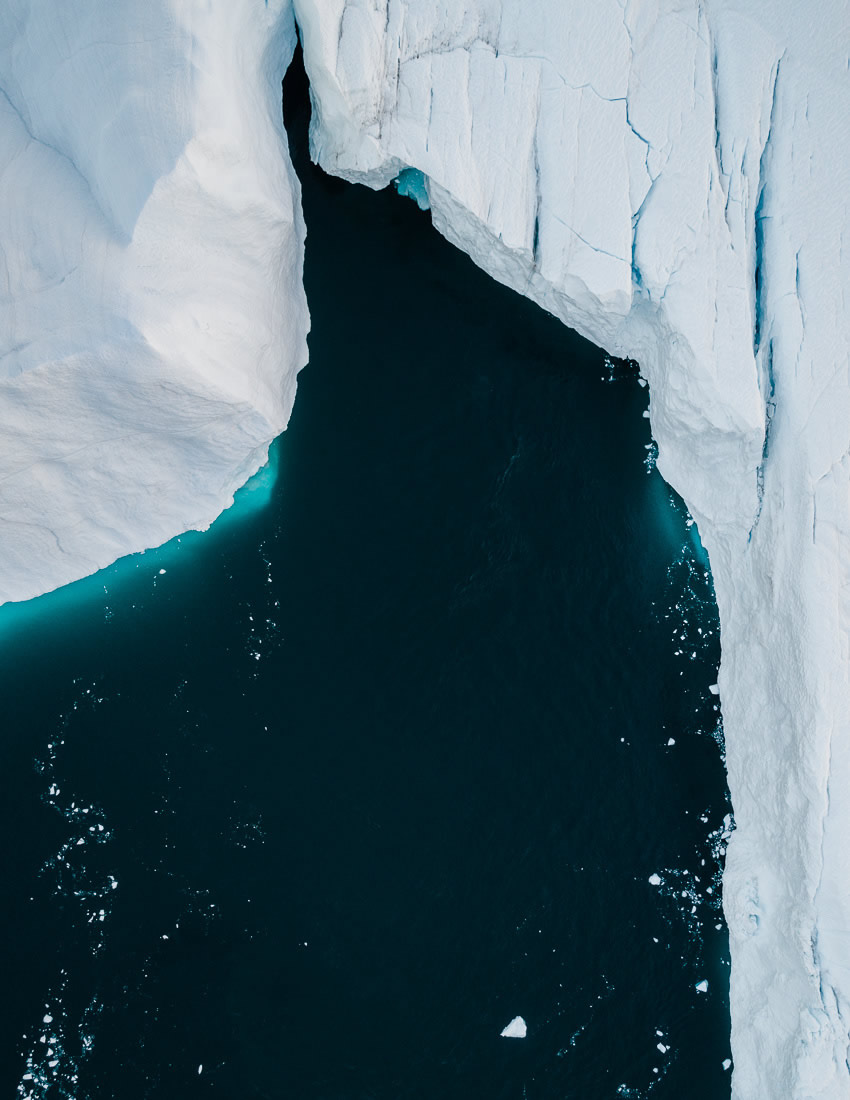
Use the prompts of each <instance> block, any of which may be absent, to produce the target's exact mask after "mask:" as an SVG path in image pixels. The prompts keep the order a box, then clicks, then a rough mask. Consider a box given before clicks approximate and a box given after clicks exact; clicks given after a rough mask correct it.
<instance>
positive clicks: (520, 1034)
mask: <svg viewBox="0 0 850 1100" xmlns="http://www.w3.org/2000/svg"><path fill="white" fill-rule="evenodd" d="M527 1031H528V1028H527V1027H526V1024H525V1020H523V1018H522V1016H514V1018H513V1019H512V1020H511V1022H510V1023H509V1024H508V1026H507V1027H503V1028H502V1032H501V1034H502V1038H503V1039H524V1038H525V1036H526V1033H527Z"/></svg>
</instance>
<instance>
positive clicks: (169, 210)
mask: <svg viewBox="0 0 850 1100" xmlns="http://www.w3.org/2000/svg"><path fill="white" fill-rule="evenodd" d="M294 8H295V11H294V14H295V16H296V18H297V20H298V23H299V25H300V29H301V34H302V39H303V44H304V50H305V62H306V65H307V70H308V75H309V77H310V82H311V90H312V97H313V106H314V118H313V124H312V129H311V147H312V151H313V155H314V157H315V158H316V159H317V160H318V161H319V163H320V164H321V165H322V166H323V167H324V168H325V169H326V170H327V171H329V172H333V173H336V174H337V175H339V176H342V177H343V178H345V179H349V180H355V181H359V182H362V183H366V184H368V185H370V186H373V187H383V186H386V185H387V184H389V183H390V182H391V181H392V180H395V179H397V180H399V187H400V189H403V190H406V191H407V192H408V193H410V194H412V195H413V196H414V197H415V198H416V199H417V201H418V202H419V203H420V205H422V206H426V205H430V208H431V212H432V219H433V222H434V225H435V226H436V227H437V229H438V230H439V231H440V232H441V233H443V234H444V235H445V236H446V237H447V238H448V239H449V240H451V241H452V242H454V243H455V244H456V245H457V246H458V247H460V248H462V249H464V250H465V251H466V252H468V253H469V255H470V256H471V257H472V258H473V259H474V260H475V261H476V262H477V263H478V264H479V265H480V266H481V267H483V268H484V269H485V270H487V271H488V272H490V273H491V274H492V275H493V276H494V277H495V278H497V279H498V280H500V281H501V282H503V283H505V284H507V285H509V286H511V287H513V288H514V289H516V290H517V291H519V292H520V293H522V294H525V295H527V296H528V297H530V298H531V299H533V300H534V301H536V302H538V303H539V304H540V305H541V306H543V307H544V308H545V309H547V310H549V311H550V312H552V313H553V314H555V315H556V316H558V317H560V318H561V319H562V320H563V321H564V322H565V323H567V324H569V325H571V326H572V327H574V328H576V329H577V330H578V331H579V332H581V333H582V334H584V335H585V336H587V337H589V338H590V339H591V340H593V341H594V342H595V343H597V344H598V345H600V346H602V347H604V348H605V349H606V350H607V351H608V352H610V353H612V354H614V355H618V356H627V357H630V358H633V359H636V360H637V361H638V362H639V364H640V368H641V372H642V374H643V376H644V377H645V378H646V380H647V381H648V382H649V385H650V392H651V424H652V431H653V435H654V437H655V439H656V440H657V442H658V450H659V453H658V468H659V470H660V471H661V472H662V474H663V475H664V477H665V478H666V479H667V480H668V482H669V483H670V484H671V485H672V486H673V487H674V488H675V489H676V490H677V491H678V492H679V493H680V494H681V495H682V497H683V498H684V499H685V501H686V503H687V505H688V507H689V509H690V511H691V514H692V515H693V516H694V517H695V519H696V520H697V523H698V527H699V534H700V538H701V540H702V543H703V545H704V546H705V548H706V549H707V551H708V553H709V554H710V558H711V567H712V573H713V577H714V582H715V587H716V592H717V599H718V605H719V611H720V620H721V628H722V651H723V659H722V664H721V671H720V676H719V681H718V686H717V687H715V686H714V685H712V687H711V691H712V692H716V691H719V693H720V698H721V700H722V710H723V718H724V726H725V735H726V748H727V763H728V771H729V783H730V789H731V793H732V799H733V805H734V809H735V820H736V830H735V832H734V834H733V836H732V838H731V842H730V845H729V851H728V856H727V867H726V872H725V878H724V905H725V910H726V916H727V920H728V923H729V929H730V937H731V948H732V1050H733V1055H734V1071H733V1084H732V1088H733V1094H734V1096H735V1097H737V1098H738V1100H815V1098H819V1100H833V1098H834V1100H838V1098H843V1097H846V1096H847V1095H849V1094H850V1034H848V1029H849V1028H850V885H848V884H850V873H848V872H850V857H848V855H847V846H846V838H847V836H848V835H850V719H848V715H850V705H848V704H850V677H848V664H849V663H850V634H848V623H850V555H848V553H847V549H846V547H847V546H848V537H850V427H848V425H850V378H848V373H850V355H848V343H849V342H850V341H848V326H847V321H846V310H847V304H848V291H850V275H848V265H847V262H846V258H845V240H846V237H847V229H848V203H850V158H848V155H847V148H848V126H849V125H850V124H848V120H849V119H850V79H848V70H850V35H848V30H847V12H846V4H845V3H844V2H843V0H825V2H824V3H823V4H819V5H817V7H816V9H815V8H812V7H811V6H808V5H803V4H792V3H791V2H790V0H775V2H773V3H768V0H751V2H750V3H748V4H744V3H742V2H741V0H623V2H622V3H621V2H619V0H598V2H597V3H594V4H587V3H581V2H579V0H533V2H528V0H465V2H464V3H462V4H448V3H445V2H444V0H416V2H415V3H414V2H413V0H295V4H294ZM294 41H295V29H294V22H293V11H292V8H291V6H290V4H289V2H288V0H267V2H266V3H259V2H252V0H228V2H227V3H223V2H219V0H208V2H205V3H200V4H196V5H184V4H179V3H178V2H177V0H150V2H148V3H145V4H138V3H135V2H133V0H110V3H109V4H93V5H90V6H82V5H77V4H74V5H57V4H55V3H51V2H50V0H7V3H6V4H4V6H3V8H2V10H0V260H2V262H0V522H1V523H2V532H3V537H2V540H0V601H4V600H20V599H26V598H29V597H31V596H34V595H37V594H38V593H41V592H44V591H47V590H49V589H51V588H54V587H56V586H58V585H61V584H64V583H67V582H69V581H71V580H73V579H75V578H77V577H80V576H84V575H86V574H88V573H91V572H93V571H94V570H96V569H97V568H99V567H101V566H103V565H106V564H108V563H109V562H111V561H113V560H114V559H115V558H117V557H119V556H121V555H122V554H126V553H129V552H132V551H135V550H140V549H143V548H145V547H149V546H154V545H157V544H159V543H162V542H163V541H165V540H166V539H168V538H169V537H171V536H172V535H175V534H177V533H179V532H181V531H183V530H186V529H188V528H192V527H205V526H207V525H208V524H209V523H210V522H211V521H212V519H214V518H215V516H216V515H217V514H218V513H219V512H220V511H221V510H222V508H224V507H226V506H227V504H228V503H229V502H230V501H231V499H232V495H233V492H234V490H235V489H236V488H237V487H238V486H239V485H241V484H242V483H243V482H244V481H245V480H246V479H247V477H248V476H250V474H252V473H253V472H254V471H255V470H256V469H257V468H258V467H259V466H260V465H262V463H263V461H264V460H265V456H266V453H267V448H268V444H269V442H270V440H271V439H272V438H273V437H274V436H275V435H276V434H278V432H279V431H280V430H281V429H282V428H283V427H284V426H285V424H286V421H287V418H288V415H289V410H290V407H291V404H292V400H293V397H294V387H295V375H296V372H297V370H298V369H299V368H300V367H301V366H302V365H303V363H304V362H305V361H306V343H305V337H306V331H307V327H308V317H307V310H306V304H305V301H304V295H303V290H302V286H301V279H300V275H301V260H302V247H303V239H304V228H303V224H302V220H301V214H300V208H299V196H298V185H297V181H296V179H295V177H294V174H293V172H292V169H291V166H290V164H289V160H288V155H287V149H286V143H285V137H284V134H283V130H282V123H281V117H280V94H279V87H280V78H281V75H282V72H283V70H284V68H285V66H286V64H287V63H288V60H289V58H290V57H291V53H292V49H293V46H294ZM514 1022H515V1021H514ZM509 1026H512V1025H509Z"/></svg>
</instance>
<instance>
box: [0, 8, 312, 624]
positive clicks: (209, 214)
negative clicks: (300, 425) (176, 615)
mask: <svg viewBox="0 0 850 1100" xmlns="http://www.w3.org/2000/svg"><path fill="white" fill-rule="evenodd" d="M293 45H294V26H293V22H292V12H291V7H290V4H289V0H267V2H266V3H265V4H257V3H253V2H251V0H228V2H227V3H226V4H218V3H216V4H192V5H186V4H181V3H178V2H176V0H146V2H145V3H144V4H139V3H136V2H135V0H109V2H108V3H103V4H100V3H94V4H87V5H82V6H81V5H78V4H70V5H69V4H59V5H57V4H55V3H52V2H51V0H6V2H5V3H4V4H3V5H2V7H0V532H2V537H0V602H3V601H4V600H20V599H26V598H28V597H31V596H34V595H38V594H39V593H41V592H44V591H46V590H48V589H50V588H54V587H56V586H57V585H60V584H63V583H66V582H68V581H71V580H74V579H76V578H78V577H80V576H84V575H86V574H88V573H91V572H93V571H94V570H96V569H97V568H99V567H101V566H104V565H107V564H108V563H110V562H111V561H113V560H114V559H115V558H117V557H119V556H120V555H122V554H126V553H129V552H131V551H136V550H141V549H144V548H146V547H149V546H154V545H157V544H159V543H161V542H163V541H165V540H167V539H168V538H170V537H172V536H173V535H176V534H178V533H180V532H181V531H184V530H186V529H188V528H192V527H198V528H203V527H206V526H208V525H209V523H210V522H211V521H212V520H213V519H214V518H215V517H216V516H217V515H218V514H219V512H220V511H221V510H222V509H223V508H225V507H226V506H227V505H228V504H229V503H230V501H231V500H232V496H233V492H234V490H235V489H237V488H238V487H239V486H240V485H241V484H242V483H243V482H244V481H245V480H246V479H247V478H248V477H249V476H250V475H251V474H252V473H253V472H255V471H256V470H257V468H258V467H259V466H261V465H262V463H263V462H264V461H265V457H266V454H267V449H268V444H269V442H270V441H271V439H273V438H274V436H275V435H277V434H278V433H279V432H280V430H281V429H282V428H283V427H284V426H285V424H286V421H287V418H288V414H289V410H290V406H291V404H292V400H293V397H294V390H295V374H296V371H297V370H298V368H300V367H301V366H302V365H303V363H304V362H305V361H306V357H307V354H306V342H305V337H306V332H307V327H308V316H307V308H306V303H305V299H304V293H303V289H302V286H301V267H302V248H303V239H304V229H303V224H302V219H301V213H300V203H299V194H298V186H297V181H296V179H295V177H294V174H293V172H292V171H291V168H290V166H289V159H288V155H287V149H286V143H285V137H284V134H283V128H282V120H281V112H280V80H281V77H282V74H283V72H284V70H285V68H286V64H287V62H288V59H289V58H290V57H291V54H292V49H293Z"/></svg>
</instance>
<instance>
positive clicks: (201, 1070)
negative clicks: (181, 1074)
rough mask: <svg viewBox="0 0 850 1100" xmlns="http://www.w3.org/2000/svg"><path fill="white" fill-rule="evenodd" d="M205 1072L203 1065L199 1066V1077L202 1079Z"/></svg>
mask: <svg viewBox="0 0 850 1100" xmlns="http://www.w3.org/2000/svg"><path fill="white" fill-rule="evenodd" d="M203 1072H204V1067H203V1064H201V1065H200V1066H198V1076H199V1077H200V1076H201V1074H202V1073H203Z"/></svg>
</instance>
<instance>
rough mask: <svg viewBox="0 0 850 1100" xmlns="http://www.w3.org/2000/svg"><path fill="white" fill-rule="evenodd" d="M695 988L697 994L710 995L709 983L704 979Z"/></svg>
mask: <svg viewBox="0 0 850 1100" xmlns="http://www.w3.org/2000/svg"><path fill="white" fill-rule="evenodd" d="M695 988H696V991H697V993H708V982H707V981H706V980H705V978H703V980H702V981H701V982H697V984H696V987H695Z"/></svg>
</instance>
